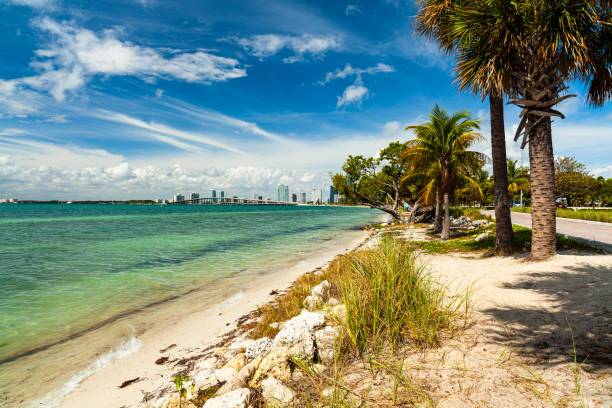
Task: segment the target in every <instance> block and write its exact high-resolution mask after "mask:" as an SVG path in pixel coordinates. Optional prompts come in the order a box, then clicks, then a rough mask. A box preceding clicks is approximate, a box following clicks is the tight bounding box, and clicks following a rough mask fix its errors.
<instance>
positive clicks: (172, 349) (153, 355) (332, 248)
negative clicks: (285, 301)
mask: <svg viewBox="0 0 612 408" xmlns="http://www.w3.org/2000/svg"><path fill="white" fill-rule="evenodd" d="M368 236H369V233H368V232H367V231H355V232H354V233H350V234H347V237H344V238H336V239H333V240H331V241H330V242H329V245H328V246H327V247H326V248H325V249H324V250H321V251H319V252H317V253H315V254H312V256H309V257H308V258H307V259H306V260H304V261H301V262H299V263H297V264H294V265H292V266H290V267H288V268H283V269H280V270H274V271H270V273H268V274H266V275H265V276H263V277H261V279H257V280H254V281H253V282H250V283H249V287H248V288H247V287H244V289H243V290H241V291H238V292H236V293H234V294H233V295H232V296H231V297H229V298H228V299H226V300H225V301H223V302H221V303H220V304H217V305H215V306H214V307H211V308H206V309H205V310H201V311H199V312H196V313H193V314H188V315H181V316H180V318H179V319H177V320H176V321H174V322H172V321H168V322H164V324H160V325H157V326H155V327H153V328H151V329H150V330H147V331H146V332H145V333H143V334H142V335H141V336H139V337H138V342H139V344H140V347H139V348H138V350H137V351H136V352H134V353H132V354H131V355H129V356H127V357H125V358H121V359H117V360H115V361H113V362H112V363H111V364H110V365H109V366H108V367H105V368H101V369H100V370H98V371H96V372H95V373H93V374H92V375H91V376H89V377H87V378H85V379H84V380H83V381H82V382H81V383H80V384H79V385H78V387H77V388H76V389H75V390H74V391H72V392H71V393H69V394H68V395H67V396H66V397H65V398H64V399H63V401H62V403H61V404H60V405H59V406H60V407H62V408H71V407H75V408H76V407H79V408H80V407H89V408H97V407H100V408H102V407H109V406H116V407H135V406H141V400H142V398H143V395H144V394H145V393H147V392H153V391H156V390H159V389H162V388H165V387H167V386H168V385H173V384H172V377H173V375H174V374H175V371H173V368H172V367H173V366H172V365H159V364H156V363H155V361H156V360H157V359H159V358H160V357H168V360H170V361H172V360H175V359H176V360H179V359H183V358H186V357H189V356H192V355H197V354H198V352H199V351H200V350H202V349H205V348H207V347H209V346H211V345H214V344H215V343H216V342H217V341H218V340H219V338H220V336H221V335H223V334H224V333H227V332H228V331H230V330H231V329H233V328H234V327H235V324H236V321H237V320H238V319H239V318H240V317H241V316H243V315H246V314H248V313H249V312H251V311H252V310H254V309H255V308H256V307H257V305H260V304H263V303H265V302H267V301H268V300H270V299H271V297H272V296H273V295H271V291H273V290H282V289H285V288H287V287H288V286H289V285H290V284H291V282H293V281H294V280H295V279H296V278H297V277H299V276H301V275H302V274H304V273H306V272H310V271H313V270H315V269H318V268H322V267H324V266H325V265H326V264H327V263H328V262H329V261H331V260H332V259H333V258H334V257H336V256H338V255H341V254H343V253H346V252H349V251H351V250H352V249H354V248H356V247H358V246H359V245H360V244H362V243H363V242H364V240H366V239H367V237H368ZM164 349H166V350H167V351H165V352H163V353H162V352H160V350H164ZM132 379H138V380H137V381H135V382H134V383H132V384H131V385H129V386H126V387H124V388H119V386H120V385H121V384H122V383H123V382H124V381H129V380H132Z"/></svg>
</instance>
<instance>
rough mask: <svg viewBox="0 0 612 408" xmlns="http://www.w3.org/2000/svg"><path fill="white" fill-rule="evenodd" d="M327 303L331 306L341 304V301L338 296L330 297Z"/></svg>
mask: <svg viewBox="0 0 612 408" xmlns="http://www.w3.org/2000/svg"><path fill="white" fill-rule="evenodd" d="M327 304H328V305H329V306H336V305H338V304H340V302H339V301H338V299H336V298H329V299H328V300H327Z"/></svg>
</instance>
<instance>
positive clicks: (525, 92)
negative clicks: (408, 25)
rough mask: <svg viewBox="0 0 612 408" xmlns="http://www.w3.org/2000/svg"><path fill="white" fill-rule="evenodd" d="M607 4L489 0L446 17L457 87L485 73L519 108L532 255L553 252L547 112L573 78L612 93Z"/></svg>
mask: <svg viewBox="0 0 612 408" xmlns="http://www.w3.org/2000/svg"><path fill="white" fill-rule="evenodd" d="M611 6H612V2H610V1H608V0H517V1H512V2H510V1H505V0H488V1H470V2H462V3H461V7H458V8H455V9H453V13H452V15H451V16H450V17H449V22H448V24H449V25H450V28H449V29H448V30H445V35H446V36H447V37H446V38H445V41H446V42H448V43H451V44H454V45H455V49H456V50H457V58H458V66H457V70H456V72H457V76H458V78H459V83H460V87H461V88H462V89H463V88H473V87H474V86H476V85H475V84H480V83H481V81H482V79H483V78H490V79H491V81H492V82H493V83H498V84H501V86H500V87H499V89H503V90H504V91H505V92H506V93H508V94H510V95H511V97H512V100H511V101H510V102H509V103H512V104H514V105H516V106H519V107H520V108H521V109H522V111H521V113H520V115H519V117H520V118H521V122H520V124H519V126H518V129H517V132H516V134H515V141H516V140H518V139H519V138H520V137H521V136H522V144H521V147H522V148H524V147H525V146H526V145H527V144H529V160H530V172H531V200H532V226H533V230H532V246H531V257H532V258H533V259H545V258H548V257H550V256H552V255H554V254H555V243H556V239H555V232H556V218H555V195H554V163H553V146H552V127H551V123H552V121H551V118H552V117H559V118H562V119H563V118H564V115H563V114H562V113H561V112H559V111H558V110H555V109H554V107H555V106H556V105H557V104H558V103H560V102H561V101H563V100H565V99H567V98H570V97H572V96H575V95H562V94H563V92H564V91H565V90H567V89H568V87H567V85H566V84H567V83H568V81H571V80H577V81H582V82H584V83H586V85H587V88H588V95H587V100H588V101H589V102H590V103H591V104H593V105H601V104H603V103H604V102H605V101H606V100H607V99H609V98H610V96H611V95H612V46H611V44H612V11H611V10H612V8H611Z"/></svg>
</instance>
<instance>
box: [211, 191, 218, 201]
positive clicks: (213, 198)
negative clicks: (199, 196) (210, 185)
mask: <svg viewBox="0 0 612 408" xmlns="http://www.w3.org/2000/svg"><path fill="white" fill-rule="evenodd" d="M210 196H211V197H212V201H213V203H216V202H217V190H212V191H211V192H210Z"/></svg>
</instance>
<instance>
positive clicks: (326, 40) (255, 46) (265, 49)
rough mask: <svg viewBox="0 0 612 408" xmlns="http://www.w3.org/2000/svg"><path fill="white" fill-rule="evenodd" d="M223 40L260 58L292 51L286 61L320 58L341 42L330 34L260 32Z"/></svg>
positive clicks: (336, 47) (338, 46)
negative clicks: (297, 34)
mask: <svg viewBox="0 0 612 408" xmlns="http://www.w3.org/2000/svg"><path fill="white" fill-rule="evenodd" d="M224 40H225V41H231V42H235V43H236V44H238V45H240V46H241V47H242V48H243V49H245V50H246V51H247V52H248V53H249V54H251V55H253V56H255V57H258V58H260V59H263V58H268V57H270V56H272V55H275V54H277V53H279V52H281V51H282V50H288V51H290V52H293V53H294V55H291V56H289V57H286V58H284V59H283V61H284V62H286V63H294V62H298V61H303V60H304V59H305V58H306V57H314V58H320V57H322V56H324V55H325V53H326V52H327V51H329V50H334V49H338V48H340V45H341V42H340V40H339V39H338V38H336V37H332V36H314V35H310V34H304V35H301V36H290V35H278V34H260V35H253V36H251V37H248V38H236V37H230V38H226V39H224Z"/></svg>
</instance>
